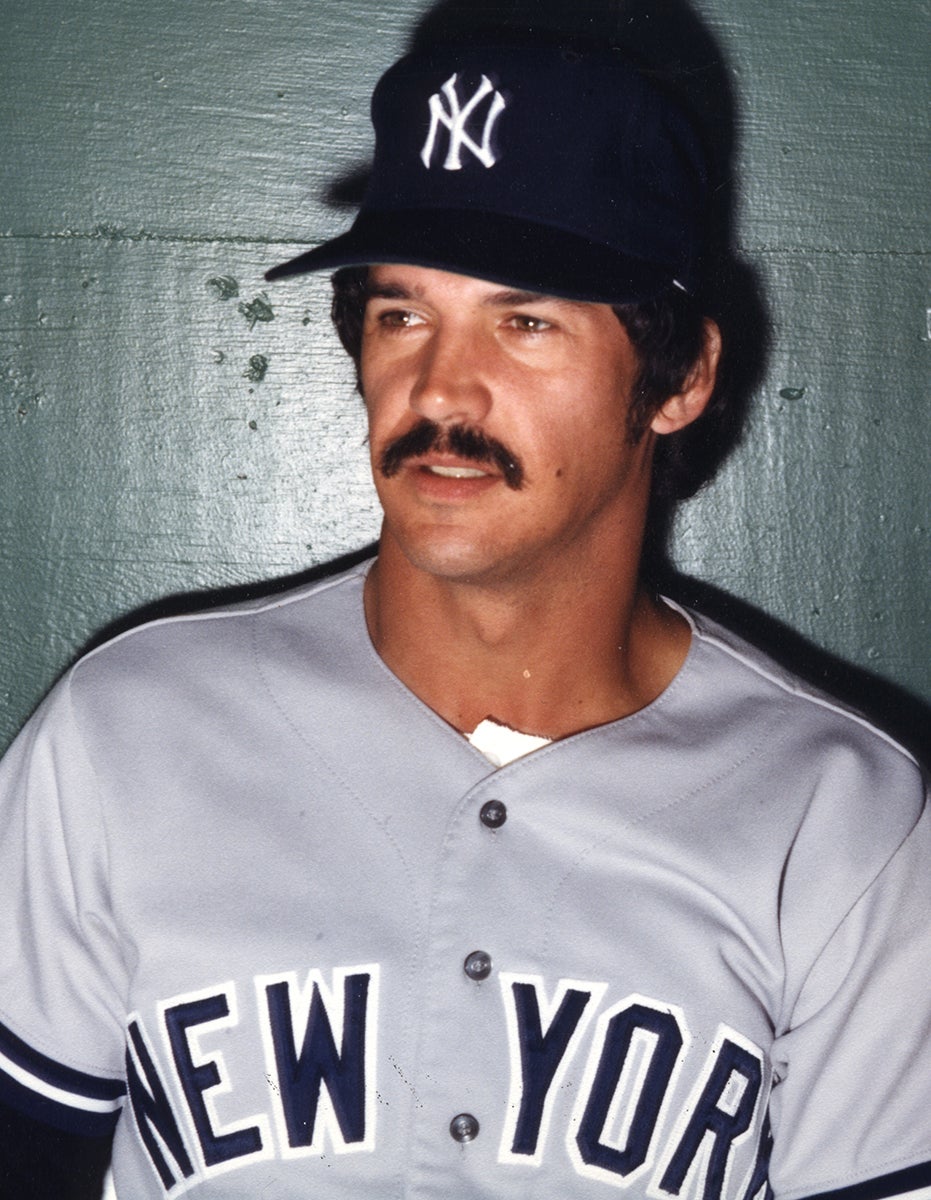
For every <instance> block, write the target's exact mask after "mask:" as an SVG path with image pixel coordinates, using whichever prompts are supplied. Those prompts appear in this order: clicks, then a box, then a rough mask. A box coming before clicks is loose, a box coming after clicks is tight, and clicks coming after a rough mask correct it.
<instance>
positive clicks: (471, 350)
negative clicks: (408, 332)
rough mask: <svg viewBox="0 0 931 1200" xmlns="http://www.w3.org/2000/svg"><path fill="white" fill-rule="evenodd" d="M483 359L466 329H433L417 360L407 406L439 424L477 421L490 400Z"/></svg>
mask: <svg viewBox="0 0 931 1200" xmlns="http://www.w3.org/2000/svg"><path fill="white" fill-rule="evenodd" d="M485 353H486V355H487V350H486V351H485ZM485 361H486V360H485V359H484V358H483V351H482V348H481V347H480V346H479V345H478V344H477V339H476V338H475V337H473V336H470V335H469V334H468V332H467V331H461V332H460V331H456V330H453V329H448V328H444V329H438V330H436V331H435V332H434V333H433V335H432V336H431V338H430V339H429V341H428V342H427V344H426V345H425V346H424V347H423V349H422V351H421V354H420V357H419V360H418V362H417V369H416V375H415V378H414V379H413V381H412V384H411V393H410V406H411V408H412V409H413V411H414V412H416V413H417V414H418V416H421V417H426V418H427V420H430V421H435V422H436V423H437V424H439V425H455V424H464V425H472V424H477V423H479V422H480V421H482V420H483V419H484V417H486V416H487V414H488V411H489V409H490V408H491V403H492V396H491V390H490V388H489V386H488V382H487V380H486V378H485V370H484V364H485Z"/></svg>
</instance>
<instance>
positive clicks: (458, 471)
mask: <svg viewBox="0 0 931 1200" xmlns="http://www.w3.org/2000/svg"><path fill="white" fill-rule="evenodd" d="M428 469H429V470H430V471H432V472H433V474H434V475H442V476H444V478H446V479H481V478H482V476H483V475H486V474H487V472H486V471H479V470H477V469H476V468H475V467H429V468H428Z"/></svg>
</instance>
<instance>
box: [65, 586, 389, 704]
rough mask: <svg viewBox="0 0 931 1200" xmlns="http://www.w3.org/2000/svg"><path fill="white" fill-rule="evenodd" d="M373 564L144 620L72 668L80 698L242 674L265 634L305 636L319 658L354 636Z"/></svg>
mask: <svg viewBox="0 0 931 1200" xmlns="http://www.w3.org/2000/svg"><path fill="white" fill-rule="evenodd" d="M367 568H368V563H367V562H366V563H362V564H360V565H357V566H354V567H351V568H350V569H349V570H346V571H342V572H340V573H339V574H335V575H332V576H328V577H326V578H324V579H321V580H315V581H314V582H311V583H307V584H303V585H301V586H298V587H294V588H291V589H289V590H287V591H282V592H278V593H275V594H272V595H266V596H262V597H259V598H256V599H251V600H246V601H243V602H240V603H236V604H229V605H221V606H216V607H211V608H205V609H202V610H199V611H194V612H191V613H185V614H183V615H180V616H171V617H165V618H161V619H158V620H155V621H150V622H147V623H145V624H141V625H138V626H136V627H134V628H132V629H130V630H128V631H127V632H125V633H122V634H120V635H119V636H118V637H116V638H114V639H112V640H111V641H108V642H105V643H104V644H103V645H101V646H99V647H97V648H96V649H94V650H93V651H91V652H90V653H88V654H86V655H85V656H84V657H83V658H81V659H79V660H78V662H77V663H75V664H74V666H73V667H72V668H71V669H70V670H69V672H68V673H67V675H66V677H65V679H64V681H63V682H64V683H65V685H66V686H67V688H68V689H69V690H70V692H71V694H72V696H73V697H75V698H80V699H81V700H83V699H87V698H90V697H92V696H93V695H95V694H99V693H100V692H101V691H104V690H111V689H114V688H116V689H117V690H120V689H122V688H125V687H127V686H133V685H134V686H146V687H150V688H156V689H157V688H158V686H159V684H160V683H163V684H164V686H165V687H175V686H177V685H178V684H179V683H180V682H181V681H183V680H185V679H190V680H196V679H199V680H201V681H202V682H203V683H205V684H206V683H207V681H208V680H210V679H213V678H216V677H218V676H222V677H224V678H227V679H233V678H236V677H237V676H238V677H239V678H240V680H241V681H242V673H243V672H246V673H249V672H251V670H252V669H253V664H254V662H255V659H256V654H257V652H259V653H260V652H261V646H262V644H263V642H264V641H265V640H266V639H269V638H271V639H273V640H274V639H275V638H278V639H285V640H287V639H288V638H289V637H290V638H291V639H292V640H295V639H299V640H300V642H301V644H302V647H303V653H304V656H305V657H306V660H307V661H308V662H310V663H312V662H313V661H314V660H315V659H316V658H317V657H318V656H319V655H321V654H324V653H325V652H326V650H327V649H328V648H331V647H333V646H334V644H336V645H338V643H339V642H340V640H341V639H345V640H346V641H351V640H353V638H354V636H355V634H356V633H357V625H358V622H359V620H360V619H361V614H362V608H361V606H362V586H363V583H364V579H365V573H366V571H367Z"/></svg>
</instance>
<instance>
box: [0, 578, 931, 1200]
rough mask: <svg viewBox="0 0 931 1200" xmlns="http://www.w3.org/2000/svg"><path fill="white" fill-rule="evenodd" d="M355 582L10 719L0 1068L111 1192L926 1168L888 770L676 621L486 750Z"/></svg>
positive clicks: (653, 1190)
mask: <svg viewBox="0 0 931 1200" xmlns="http://www.w3.org/2000/svg"><path fill="white" fill-rule="evenodd" d="M363 577H364V567H363V568H358V569H355V570H353V571H351V572H349V573H347V574H345V575H342V576H339V577H336V578H335V579H333V580H330V581H327V582H325V583H323V584H317V585H314V586H312V587H308V588H304V589H301V590H298V591H295V592H293V593H290V594H288V595H287V596H285V597H278V598H275V599H273V600H266V601H263V602H261V603H252V604H249V605H245V606H241V607H237V608H232V609H225V610H220V611H214V612H210V613H207V614H202V615H197V616H193V617H189V618H180V619H174V620H170V621H166V622H161V623H157V624H155V625H150V626H147V627H144V628H142V629H139V630H136V631H134V632H132V633H129V634H127V635H124V636H123V637H121V638H119V639H118V640H116V641H115V642H112V643H110V644H109V645H108V646H106V647H104V648H103V649H101V650H99V651H97V652H95V653H94V654H92V655H90V656H89V657H87V658H85V659H84V660H83V661H82V662H80V663H79V664H78V665H77V666H76V667H75V668H74V669H73V670H72V671H71V672H70V673H69V674H68V676H67V677H66V678H65V679H64V680H63V681H62V683H61V684H60V685H59V686H58V687H56V689H55V690H54V691H53V693H52V694H51V696H50V697H49V699H48V700H47V701H46V703H45V704H44V705H43V707H42V708H41V709H40V711H39V712H38V713H37V715H36V716H35V717H34V718H33V720H32V721H31V722H30V723H29V725H28V726H27V728H26V730H25V731H24V733H23V734H22V735H21V736H20V738H19V739H18V741H17V743H16V744H15V746H14V748H13V749H12V750H11V752H10V753H9V754H8V756H7V759H6V761H5V764H4V766H3V768H2V770H3V776H2V806H3V807H2V814H0V822H2V828H3V831H4V835H3V839H2V851H0V887H2V889H3V892H4V904H5V909H4V911H5V914H6V915H5V919H4V921H3V923H2V929H0V940H2V953H0V1022H2V1027H0V1066H2V1075H0V1079H2V1095H3V1096H4V1097H5V1098H6V1099H8V1100H11V1101H13V1102H15V1103H16V1104H18V1105H19V1106H21V1107H23V1108H25V1109H26V1110H27V1111H29V1112H32V1113H34V1114H35V1115H37V1116H40V1117H42V1118H44V1119H46V1120H48V1121H53V1122H58V1123H60V1124H62V1125H64V1126H66V1127H70V1128H74V1129H78V1130H85V1131H88V1132H91V1131H95V1130H101V1129H106V1128H110V1127H112V1126H113V1125H114V1124H116V1139H115V1149H114V1175H115V1181H116V1186H117V1191H118V1192H119V1194H120V1195H121V1196H125V1197H127V1198H131V1200H144V1198H146V1197H153V1198H154V1197H165V1196H176V1195H182V1194H187V1193H190V1194H191V1195H192V1196H196V1197H201V1196H203V1197H204V1198H205V1200H206V1197H211V1196H212V1197H223V1198H224V1200H235V1198H243V1200H245V1198H248V1200H255V1198H256V1197H259V1196H274V1197H275V1198H276V1200H283V1198H286V1197H302V1198H307V1197H316V1196H319V1197H326V1198H327V1200H341V1198H344V1197H355V1198H358V1197H360V1196H371V1197H378V1198H379V1200H387V1198H389V1197H402V1196H403V1197H409V1198H413V1197H417V1198H418V1200H427V1198H430V1200H449V1198H450V1197H461V1198H466V1197H468V1198H473V1197H475V1198H480V1197H489V1198H490V1197H494V1198H495V1200H512V1198H517V1197H521V1198H529V1197H536V1198H546V1197H549V1198H555V1197H559V1198H562V1197H569V1196H572V1197H593V1198H598V1197H605V1198H607V1197H611V1196H616V1195H626V1196H629V1197H652V1198H654V1200H661V1198H663V1197H681V1198H683V1200H686V1198H687V1200H719V1198H721V1200H756V1198H758V1197H762V1196H764V1195H767V1188H768V1187H771V1188H772V1190H773V1191H774V1192H775V1194H776V1195H777V1196H778V1197H783V1198H785V1200H793V1198H795V1197H802V1196H810V1195H815V1194H818V1195H824V1194H829V1195H832V1196H836V1197H838V1198H840V1197H843V1198H844V1200H853V1198H855V1197H867V1196H869V1197H884V1196H890V1195H899V1194H903V1193H905V1192H907V1191H909V1190H910V1189H917V1188H920V1187H922V1186H927V1185H928V1184H929V1183H931V1116H929V1113H931V1039H929V1035H928V1030H929V1023H931V989H929V988H928V984H927V975H928V963H929V960H931V956H929V949H931V919H929V918H931V895H929V893H931V870H929V865H931V823H929V820H928V816H927V812H926V810H925V809H924V808H923V789H922V784H921V780H920V775H919V772H918V771H917V769H916V767H915V765H914V763H913V762H912V761H911V760H910V759H909V758H908V757H907V756H906V755H905V754H904V753H903V752H902V751H901V750H900V749H899V748H897V747H896V746H895V745H893V744H891V743H890V742H889V741H888V740H887V739H885V738H884V737H883V736H882V735H881V734H879V733H877V732H876V731H874V730H873V729H871V728H870V727H868V726H867V725H865V724H864V723H863V722H862V721H861V720H859V719H858V718H856V717H854V716H851V715H849V714H847V713H845V712H842V711H841V710H839V709H838V707H837V706H836V705H834V704H833V703H832V702H831V701H829V700H827V699H825V698H823V697H820V696H818V695H813V694H811V693H809V692H806V691H805V690H804V689H803V687H802V686H801V685H800V684H798V682H797V681H795V680H794V679H792V678H790V677H787V676H786V675H785V674H783V673H782V672H781V671H780V670H779V669H778V668H776V667H775V666H774V665H773V664H772V663H770V662H769V661H768V660H766V659H765V658H763V657H762V656H761V655H759V654H758V653H757V652H756V651H755V650H753V649H751V648H749V647H747V646H746V645H744V644H743V643H741V642H739V641H738V640H736V639H734V638H732V637H731V636H730V635H729V634H727V633H726V632H724V631H723V630H721V629H719V628H718V627H717V626H715V625H713V624H711V623H710V622H708V621H706V620H704V619H700V618H698V617H694V616H691V615H690V616H689V619H690V620H691V621H692V622H693V629H694V636H693V639H692V646H691V649H690V652H689V655H688V658H687V660H686V662H685V665H684V667H683V668H682V670H681V672H680V673H679V675H678V676H677V677H676V678H675V680H674V681H673V683H672V684H671V686H670V687H669V688H668V689H667V690H666V691H665V692H664V693H663V694H662V695H661V696H660V697H659V699H657V700H656V701H655V702H654V703H653V704H651V705H649V706H648V707H647V708H645V709H644V710H642V711H641V712H638V713H636V714H635V715H633V716H631V717H628V718H626V719H624V720H622V721H618V722H615V723H613V724H610V725H607V726H604V727H601V728H598V729H593V730H590V731H587V732H585V733H581V734H578V735H576V736H574V737H570V738H567V739H564V740H562V741H559V742H555V743H553V744H551V745H549V746H546V747H544V748H543V749H540V750H537V751H536V752H534V753H532V754H530V755H528V756H526V757H524V758H521V759H519V760H518V761H516V762H514V763H512V764H511V765H509V766H506V767H504V768H502V769H501V770H498V771H495V770H493V769H492V767H491V766H490V764H489V763H488V761H487V760H486V759H485V758H483V757H482V755H481V754H480V753H479V752H478V751H476V750H475V749H474V748H473V747H472V746H470V745H469V744H468V742H467V741H466V740H465V739H464V738H463V737H461V736H460V735H459V734H458V733H457V732H456V731H455V730H453V729H451V728H450V727H449V726H448V725H446V724H445V723H444V722H443V721H442V720H440V719H439V718H438V717H437V716H436V715H435V714H434V713H433V712H431V711H430V710H429V709H428V708H426V707H425V706H424V705H423V704H422V703H421V702H420V701H419V700H418V699H417V698H416V697H415V696H413V695H412V694H411V693H410V692H409V691H408V690H407V689H406V688H405V687H404V686H403V685H402V684H401V683H400V682H399V681H398V679H397V678H395V677H394V676H393V675H392V674H391V673H390V672H389V671H388V669H387V668H386V667H385V665H384V664H383V663H382V662H381V660H380V659H379V658H378V656H377V655H376V653H375V652H374V650H373V648H372V646H371V644H370V642H369V639H368V637H367V634H366V629H365V623H364V617H363V612H362V582H363ZM767 1179H768V1181H769V1182H768V1183H767Z"/></svg>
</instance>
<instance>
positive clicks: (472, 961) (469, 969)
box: [462, 950, 491, 983]
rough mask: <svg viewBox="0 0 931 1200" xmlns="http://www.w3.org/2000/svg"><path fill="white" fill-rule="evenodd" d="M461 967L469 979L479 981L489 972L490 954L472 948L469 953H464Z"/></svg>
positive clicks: (485, 977)
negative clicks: (464, 957)
mask: <svg viewBox="0 0 931 1200" xmlns="http://www.w3.org/2000/svg"><path fill="white" fill-rule="evenodd" d="M462 969H463V971H465V973H466V975H468V977H469V978H470V979H474V980H475V982H476V983H481V981H482V980H483V979H487V978H488V976H489V975H490V974H491V955H490V954H487V953H486V952H485V951H484V950H473V951H472V953H471V954H467V955H466V959H465V962H464V963H463V964H462Z"/></svg>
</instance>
